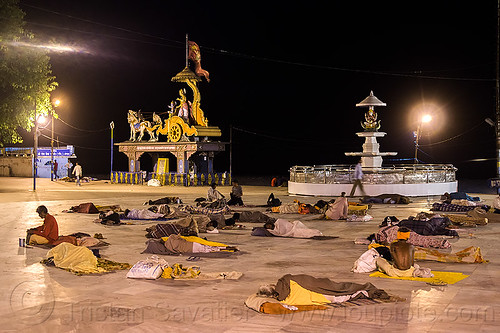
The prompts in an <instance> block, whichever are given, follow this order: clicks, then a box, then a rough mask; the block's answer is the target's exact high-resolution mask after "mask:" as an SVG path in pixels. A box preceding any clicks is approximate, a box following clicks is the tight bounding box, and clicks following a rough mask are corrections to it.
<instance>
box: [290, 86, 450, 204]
mask: <svg viewBox="0 0 500 333" xmlns="http://www.w3.org/2000/svg"><path fill="white" fill-rule="evenodd" d="M356 106H357V107H368V111H367V112H366V113H365V121H364V122H362V123H361V126H362V127H363V129H364V131H363V132H358V133H356V135H357V136H358V137H360V138H365V142H364V144H363V152H346V153H345V155H346V156H359V157H361V165H362V167H363V180H362V182H363V186H364V189H365V192H366V194H367V195H370V196H375V195H379V194H394V193H395V194H401V195H406V196H433V195H441V194H443V193H445V192H456V191H457V189H458V182H457V180H456V171H457V169H456V168H455V167H454V166H453V165H451V164H400V165H391V166H382V162H383V159H382V157H384V156H395V155H397V153H396V152H380V144H379V143H378V142H377V138H382V137H384V136H385V135H386V134H387V133H385V132H379V131H378V130H379V129H380V120H377V114H376V113H375V111H374V109H375V107H376V106H377V107H378V106H386V104H385V103H384V102H382V101H381V100H379V99H378V98H377V97H375V96H374V95H373V91H372V92H370V96H368V97H367V98H365V99H364V100H363V101H361V102H360V103H358V104H356ZM356 162H357V161H356ZM353 175H354V165H352V164H351V165H346V164H336V165H335V164H333V165H312V166H300V165H296V166H293V167H291V168H290V181H289V182H288V192H289V193H290V194H296V195H312V196H338V195H340V193H342V192H346V193H349V192H350V191H351V188H352V185H353V182H354V180H353Z"/></svg>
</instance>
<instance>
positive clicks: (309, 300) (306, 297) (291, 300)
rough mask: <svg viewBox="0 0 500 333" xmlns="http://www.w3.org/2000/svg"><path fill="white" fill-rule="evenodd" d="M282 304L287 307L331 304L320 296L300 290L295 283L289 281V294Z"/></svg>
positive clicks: (303, 289)
mask: <svg viewBox="0 0 500 333" xmlns="http://www.w3.org/2000/svg"><path fill="white" fill-rule="evenodd" d="M282 303H285V304H288V305H324V304H328V303H331V302H330V301H329V300H328V299H327V298H326V297H325V296H323V295H322V294H320V293H317V292H314V291H310V290H307V289H305V288H302V286H301V285H299V284H298V283H297V282H295V281H293V280H290V294H288V296H287V297H286V298H285V299H284V300H283V302H282Z"/></svg>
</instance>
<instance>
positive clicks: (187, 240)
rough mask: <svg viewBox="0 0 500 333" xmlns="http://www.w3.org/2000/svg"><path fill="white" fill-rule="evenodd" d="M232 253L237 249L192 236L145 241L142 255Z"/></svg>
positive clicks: (172, 236)
mask: <svg viewBox="0 0 500 333" xmlns="http://www.w3.org/2000/svg"><path fill="white" fill-rule="evenodd" d="M221 251H227V252H234V251H237V249H236V248H235V247H234V246H229V245H227V244H223V243H218V242H211V241H207V240H205V239H202V238H199V237H194V236H189V237H185V236H181V235H170V236H168V238H166V237H163V238H161V239H160V240H157V239H149V240H148V241H146V249H145V250H144V251H143V252H142V253H153V254H186V253H211V252H221Z"/></svg>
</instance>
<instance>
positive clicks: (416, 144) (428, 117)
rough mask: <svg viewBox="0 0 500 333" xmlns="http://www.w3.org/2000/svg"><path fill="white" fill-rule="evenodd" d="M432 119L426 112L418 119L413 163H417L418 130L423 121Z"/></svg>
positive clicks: (426, 121)
mask: <svg viewBox="0 0 500 333" xmlns="http://www.w3.org/2000/svg"><path fill="white" fill-rule="evenodd" d="M431 120H432V117H431V116H430V115H428V114H426V115H424V116H422V118H421V119H420V121H419V122H418V127H417V135H416V138H415V158H414V162H413V163H415V164H418V158H417V154H418V139H419V138H420V130H421V127H422V125H423V124H424V123H428V122H430V121H431Z"/></svg>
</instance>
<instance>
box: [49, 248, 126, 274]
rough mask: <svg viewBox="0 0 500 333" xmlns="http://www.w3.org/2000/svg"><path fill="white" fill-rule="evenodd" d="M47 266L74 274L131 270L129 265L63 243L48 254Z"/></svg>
mask: <svg viewBox="0 0 500 333" xmlns="http://www.w3.org/2000/svg"><path fill="white" fill-rule="evenodd" d="M42 263H43V264H45V265H49V266H50V265H53V266H56V267H58V268H62V269H65V270H67V271H70V272H72V273H75V274H78V275H81V274H92V273H106V272H111V271H114V270H121V269H129V268H130V267H131V266H130V265H129V264H128V263H118V262H114V261H111V260H107V259H103V258H97V257H96V256H95V255H94V254H93V253H92V251H91V250H89V249H88V248H86V247H83V246H75V245H73V244H70V243H61V244H59V245H57V246H56V247H54V248H52V249H51V250H49V251H48V252H47V256H46V259H44V260H42Z"/></svg>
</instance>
